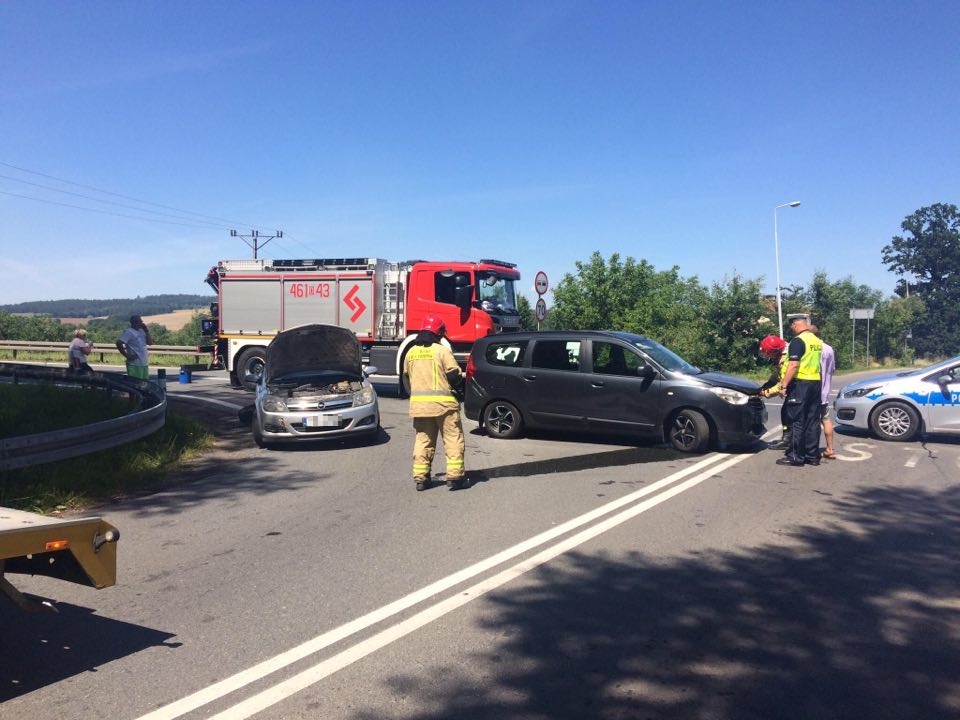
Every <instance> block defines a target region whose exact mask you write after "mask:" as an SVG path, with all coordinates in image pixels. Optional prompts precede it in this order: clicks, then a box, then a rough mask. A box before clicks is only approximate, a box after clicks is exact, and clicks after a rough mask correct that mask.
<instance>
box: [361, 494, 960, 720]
mask: <svg viewBox="0 0 960 720" xmlns="http://www.w3.org/2000/svg"><path fill="white" fill-rule="evenodd" d="M831 520H832V522H831V523H830V524H829V526H828V529H821V528H814V527H795V528H792V529H785V531H784V535H783V540H784V542H781V543H777V544H772V543H771V544H768V545H766V546H762V547H760V548H758V549H756V550H754V551H751V552H711V553H703V554H697V555H695V556H692V557H689V558H687V559H684V560H681V561H679V562H673V563H670V564H664V563H663V562H658V561H656V560H655V559H653V558H649V557H647V556H645V555H644V554H643V553H641V552H636V553H632V554H630V555H627V556H623V557H602V556H601V557H598V556H588V555H586V554H575V555H572V556H566V557H565V558H564V559H562V560H558V561H555V562H553V563H551V564H550V565H548V566H544V567H542V568H540V569H539V571H537V573H536V575H535V577H534V578H533V582H530V583H525V584H524V586H523V588H522V589H516V588H514V589H510V590H509V591H504V592H496V593H492V594H491V595H490V596H489V597H487V598H486V599H485V600H483V601H482V602H484V603H486V605H487V608H486V613H485V615H486V616H487V617H488V618H489V619H488V620H486V621H484V622H483V630H485V631H491V632H492V634H491V635H489V637H499V638H501V640H500V641H499V643H498V644H496V645H494V646H493V647H487V648H484V649H482V650H478V652H477V653H476V654H475V655H474V656H473V657H471V658H470V659H469V662H468V663H467V664H464V665H461V666H458V667H436V668H435V672H433V673H432V676H433V678H435V680H434V681H432V682H431V683H430V685H429V686H427V687H424V686H423V685H422V684H421V683H420V682H419V681H417V680H416V679H415V678H414V677H411V676H405V675H402V674H401V675H394V676H392V677H390V678H386V679H384V680H383V681H382V682H383V683H384V684H385V685H386V686H387V689H388V691H389V692H390V693H391V694H392V695H393V696H394V697H395V698H397V699H398V701H399V698H402V697H405V696H415V697H416V698H417V700H418V702H423V703H424V704H425V705H427V706H430V707H433V708H436V709H435V710H434V711H432V712H429V713H425V714H409V715H404V717H405V718H419V719H421V720H427V719H428V718H429V719H431V720H433V719H435V720H441V719H443V720H446V719H447V718H458V720H475V719H480V718H484V719H486V718H489V719H490V720H494V719H497V720H502V719H503V718H551V719H557V718H570V719H571V720H572V719H574V718H577V719H579V718H642V719H646V718H651V719H654V718H656V719H660V718H683V719H704V720H705V719H707V718H723V719H738V720H739V719H744V720H746V719H750V720H754V719H755V720H771V719H778V720H779V719H781V718H797V719H798V720H799V719H801V718H802V719H804V720H818V719H820V718H823V719H826V718H851V719H852V718H870V719H871V720H877V719H888V718H889V719H890V720H893V719H896V720H905V719H916V720H921V719H922V720H935V719H939V718H943V719H944V720H946V719H947V718H951V719H955V718H957V717H960V554H958V553H957V548H958V547H960V490H958V489H956V488H952V489H950V490H948V491H945V492H942V493H930V492H925V491H921V490H917V489H902V490H898V489H893V490H891V489H883V490H870V491H865V492H863V493H860V494H858V495H855V496H853V498H852V499H849V500H847V501H838V502H836V503H835V504H834V508H833V513H832V518H831ZM351 717H352V718H353V719H354V720H374V718H377V717H378V716H377V714H376V713H374V712H364V711H357V712H355V713H354V714H353V715H352V716H351Z"/></svg>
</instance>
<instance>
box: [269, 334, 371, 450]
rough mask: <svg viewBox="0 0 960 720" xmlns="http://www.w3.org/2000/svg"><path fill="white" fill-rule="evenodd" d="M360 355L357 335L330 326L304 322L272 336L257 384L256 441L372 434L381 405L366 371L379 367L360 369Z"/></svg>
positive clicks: (321, 438) (366, 435)
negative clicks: (305, 323) (304, 323)
mask: <svg viewBox="0 0 960 720" xmlns="http://www.w3.org/2000/svg"><path fill="white" fill-rule="evenodd" d="M360 356H361V348H360V343H359V342H358V341H357V338H356V336H355V335H354V334H353V333H352V332H351V331H350V330H346V329H344V328H341V327H336V326H334V325H302V326H300V327H295V328H291V329H289V330H284V331H283V332H281V333H279V334H278V335H277V336H276V337H274V339H273V341H272V342H271V343H270V344H269V345H268V346H267V357H266V363H265V365H264V369H263V374H262V375H261V377H260V381H259V382H258V383H257V390H256V392H257V396H256V401H255V404H254V415H253V422H252V427H253V439H254V441H255V442H256V443H257V445H259V446H260V447H269V446H270V445H273V444H274V443H282V442H290V441H306V440H324V439H333V438H344V437H357V436H360V437H369V438H371V439H372V438H373V437H375V436H376V435H377V434H378V433H379V431H380V408H379V403H378V402H377V393H376V391H375V390H374V389H373V385H372V384H371V383H370V380H369V379H368V376H369V375H372V374H374V373H376V371H377V368H375V367H368V368H366V369H364V368H362V367H361V362H360Z"/></svg>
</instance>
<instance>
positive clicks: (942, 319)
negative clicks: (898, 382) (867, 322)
mask: <svg viewBox="0 0 960 720" xmlns="http://www.w3.org/2000/svg"><path fill="white" fill-rule="evenodd" d="M900 227H901V229H902V230H903V231H904V235H896V236H894V237H893V239H892V240H891V242H890V244H889V245H887V246H885V247H884V248H883V256H882V257H883V263H884V264H885V265H887V266H888V267H887V269H888V270H889V271H890V272H894V273H897V274H898V275H901V276H907V277H906V278H901V282H900V284H899V285H898V287H899V288H900V289H901V290H902V293H903V295H904V296H906V294H907V290H908V289H909V291H910V292H911V294H913V293H915V294H916V295H918V296H919V297H920V298H921V299H922V300H923V302H924V304H925V305H926V308H927V312H926V314H925V315H924V316H923V317H921V318H918V319H917V320H916V324H915V326H914V328H913V341H914V343H915V347H916V350H917V352H918V353H919V354H921V355H954V354H956V353H957V352H958V349H960V212H958V211H957V206H956V205H949V204H945V203H937V204H935V205H930V206H928V207H922V208H920V209H919V210H917V211H916V212H915V213H913V214H912V215H908V216H907V217H906V219H904V221H903V222H902V223H901V224H900Z"/></svg>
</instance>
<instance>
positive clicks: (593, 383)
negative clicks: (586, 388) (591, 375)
mask: <svg viewBox="0 0 960 720" xmlns="http://www.w3.org/2000/svg"><path fill="white" fill-rule="evenodd" d="M603 385H604V383H603V380H591V381H590V386H591V387H595V388H601V387H603Z"/></svg>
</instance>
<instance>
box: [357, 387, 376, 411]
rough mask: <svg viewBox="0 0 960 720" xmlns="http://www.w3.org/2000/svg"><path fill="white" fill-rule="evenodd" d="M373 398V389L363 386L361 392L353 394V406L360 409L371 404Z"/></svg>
mask: <svg viewBox="0 0 960 720" xmlns="http://www.w3.org/2000/svg"><path fill="white" fill-rule="evenodd" d="M374 397H376V396H375V395H374V393H373V387H372V386H371V385H367V386H365V387H364V388H363V389H362V390H358V391H357V392H355V393H354V394H353V406H354V407H361V406H362V405H369V404H370V403H372V402H373V399H374Z"/></svg>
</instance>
